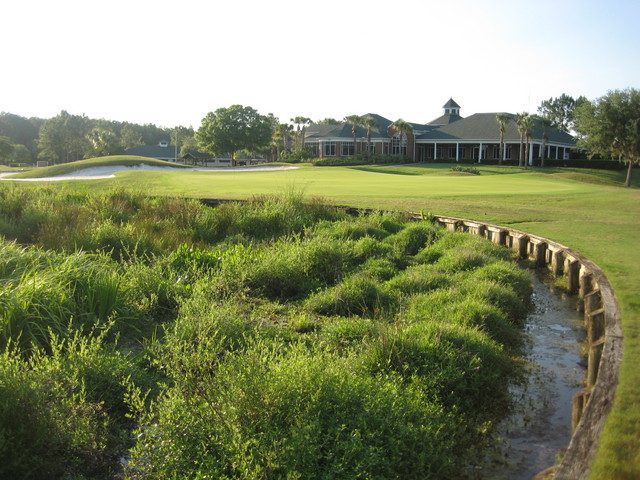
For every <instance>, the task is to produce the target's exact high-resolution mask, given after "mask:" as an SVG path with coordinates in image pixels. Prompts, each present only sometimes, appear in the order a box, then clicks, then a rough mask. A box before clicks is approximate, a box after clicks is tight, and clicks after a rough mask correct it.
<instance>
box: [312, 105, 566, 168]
mask: <svg viewBox="0 0 640 480" xmlns="http://www.w3.org/2000/svg"><path fill="white" fill-rule="evenodd" d="M442 108H443V110H444V111H443V114H442V115H441V116H440V117H438V118H436V119H434V120H432V121H430V122H428V123H425V124H419V123H411V122H409V125H410V126H411V132H410V133H409V132H408V131H407V132H406V133H403V132H397V131H395V130H394V128H393V126H392V125H393V123H394V122H393V121H391V120H389V119H387V118H384V117H382V116H380V115H376V114H372V113H370V114H367V115H364V116H365V117H371V118H373V119H374V120H375V121H376V124H377V127H375V128H373V129H371V132H370V133H371V135H370V140H369V138H368V132H367V129H366V128H363V127H357V128H356V138H355V143H354V138H353V132H352V125H350V124H348V123H340V124H337V125H315V124H312V125H309V126H308V127H307V128H306V135H305V144H306V145H307V146H308V147H310V148H311V149H312V150H313V152H314V154H315V155H317V156H318V157H320V158H323V157H345V156H351V155H355V154H357V153H361V152H366V150H367V147H368V148H369V149H370V151H371V153H377V154H392V155H395V154H401V155H405V156H407V157H408V158H410V159H411V160H412V161H414V162H426V161H432V162H433V161H443V162H446V161H451V162H459V161H463V160H466V161H469V160H474V161H476V162H480V163H482V162H483V160H496V161H497V160H499V159H500V128H499V125H498V122H497V119H496V115H497V113H475V114H473V115H471V116H469V117H466V118H463V117H462V116H460V106H459V105H458V104H457V103H456V102H455V101H453V99H450V100H449V101H448V102H447V103H446V104H445V105H443V107H442ZM407 130H409V129H407ZM504 143H505V148H504V151H503V152H502V157H503V158H502V160H504V161H509V160H516V161H517V160H518V158H519V151H520V143H521V140H520V133H519V131H518V127H517V124H516V116H515V115H514V114H511V115H510V118H509V120H508V121H507V122H506V124H505V132H504ZM523 148H524V147H523ZM574 148H576V143H575V140H574V138H573V137H572V136H571V135H570V134H568V133H566V132H563V131H561V130H558V129H555V128H551V127H548V128H547V127H545V126H544V125H543V124H542V122H540V121H539V120H536V121H535V122H534V128H533V129H532V130H530V136H529V158H528V163H529V164H532V163H533V159H535V158H540V157H543V156H544V157H545V158H546V159H548V160H550V161H551V162H553V161H554V160H566V159H569V153H570V151H571V150H572V149H574Z"/></svg>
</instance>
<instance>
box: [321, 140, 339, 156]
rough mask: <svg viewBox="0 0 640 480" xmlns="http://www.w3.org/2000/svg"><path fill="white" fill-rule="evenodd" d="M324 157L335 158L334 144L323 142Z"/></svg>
mask: <svg viewBox="0 0 640 480" xmlns="http://www.w3.org/2000/svg"><path fill="white" fill-rule="evenodd" d="M324 156H325V157H335V156H336V142H325V143H324Z"/></svg>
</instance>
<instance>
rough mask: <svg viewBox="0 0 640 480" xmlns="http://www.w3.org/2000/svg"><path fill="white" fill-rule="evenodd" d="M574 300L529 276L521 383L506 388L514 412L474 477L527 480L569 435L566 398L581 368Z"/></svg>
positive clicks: (579, 329)
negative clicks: (526, 363) (531, 280)
mask: <svg viewBox="0 0 640 480" xmlns="http://www.w3.org/2000/svg"><path fill="white" fill-rule="evenodd" d="M576 302H577V299H576V298H573V297H568V296H566V295H564V294H563V293H562V292H561V291H558V290H556V289H554V288H553V287H551V286H549V285H547V284H545V283H543V282H542V281H541V279H540V278H534V293H533V303H534V305H535V310H534V311H533V312H532V313H531V314H530V315H529V317H528V318H527V326H526V347H525V357H526V359H527V360H528V361H529V367H528V375H527V382H526V383H525V384H524V385H518V386H514V387H512V391H513V394H514V398H515V399H516V402H517V407H516V409H515V412H514V413H513V414H512V415H510V416H509V417H508V418H506V419H505V420H504V421H503V422H502V423H501V425H500V426H499V428H498V432H497V437H498V438H499V441H498V444H497V445H496V447H495V448H494V449H493V452H492V454H491V455H490V456H491V460H490V463H491V464H492V465H491V466H484V467H482V468H481V469H479V470H480V471H478V472H477V473H478V474H479V475H478V477H477V478H482V479H492V480H507V479H508V480H525V479H526V480H530V479H531V478H532V477H533V476H534V475H536V474H537V473H540V471H542V470H544V469H545V468H548V467H550V466H552V465H554V464H555V463H556V458H557V456H558V454H559V453H560V452H561V451H562V450H563V449H565V448H566V447H567V446H568V445H569V441H570V440H571V397H572V396H573V394H574V393H576V392H578V391H579V390H580V389H581V388H582V382H583V380H584V375H585V368H584V362H585V361H584V357H583V356H582V355H581V342H582V341H583V340H584V336H585V335H584V331H583V330H584V329H583V326H582V325H583V324H582V320H583V317H582V314H581V313H579V312H578V311H577V309H576Z"/></svg>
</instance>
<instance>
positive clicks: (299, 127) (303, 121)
mask: <svg viewBox="0 0 640 480" xmlns="http://www.w3.org/2000/svg"><path fill="white" fill-rule="evenodd" d="M290 122H291V123H293V124H295V125H296V131H297V132H298V142H300V150H304V144H305V141H304V137H305V134H306V127H307V125H310V124H311V119H310V118H307V117H294V118H292V119H291V120H290Z"/></svg>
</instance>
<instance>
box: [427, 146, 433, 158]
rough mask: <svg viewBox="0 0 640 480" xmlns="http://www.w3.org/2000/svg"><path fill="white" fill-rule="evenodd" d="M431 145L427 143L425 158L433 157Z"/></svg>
mask: <svg viewBox="0 0 640 480" xmlns="http://www.w3.org/2000/svg"><path fill="white" fill-rule="evenodd" d="M433 153H434V150H433V145H427V158H429V159H431V158H433Z"/></svg>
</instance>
